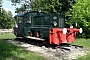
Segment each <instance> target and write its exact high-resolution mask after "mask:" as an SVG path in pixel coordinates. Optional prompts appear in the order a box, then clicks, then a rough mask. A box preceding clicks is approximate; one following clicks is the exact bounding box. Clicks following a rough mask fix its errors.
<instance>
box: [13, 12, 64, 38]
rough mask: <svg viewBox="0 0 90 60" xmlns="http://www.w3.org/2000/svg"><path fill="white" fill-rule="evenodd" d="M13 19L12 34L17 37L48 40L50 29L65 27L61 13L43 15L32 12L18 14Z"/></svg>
mask: <svg viewBox="0 0 90 60" xmlns="http://www.w3.org/2000/svg"><path fill="white" fill-rule="evenodd" d="M14 18H15V22H14V34H15V35H16V36H17V37H27V36H30V37H39V38H48V37H49V30H50V28H52V27H53V28H54V27H55V28H64V27H65V15H64V14H61V13H50V14H45V13H42V12H37V11H33V12H27V13H24V14H18V15H16V16H14Z"/></svg>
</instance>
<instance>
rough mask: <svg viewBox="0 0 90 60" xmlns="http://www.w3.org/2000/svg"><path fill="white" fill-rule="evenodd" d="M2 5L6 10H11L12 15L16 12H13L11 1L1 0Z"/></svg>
mask: <svg viewBox="0 0 90 60" xmlns="http://www.w3.org/2000/svg"><path fill="white" fill-rule="evenodd" d="M2 7H3V8H4V9H5V10H6V11H11V12H12V14H13V16H15V15H16V13H15V7H14V6H12V5H11V2H10V1H7V0H3V3H2Z"/></svg>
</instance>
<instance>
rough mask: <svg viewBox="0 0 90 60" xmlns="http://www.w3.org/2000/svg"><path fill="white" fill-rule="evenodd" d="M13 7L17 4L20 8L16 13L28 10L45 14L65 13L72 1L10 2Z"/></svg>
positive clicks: (38, 0) (30, 0) (25, 0)
mask: <svg viewBox="0 0 90 60" xmlns="http://www.w3.org/2000/svg"><path fill="white" fill-rule="evenodd" d="M10 1H11V2H12V3H13V5H14V6H16V5H17V4H19V5H20V6H21V7H19V8H16V12H17V13H20V12H25V11H28V10H30V11H31V10H32V11H37V10H41V11H43V12H45V13H49V12H56V13H57V12H61V13H65V12H67V11H68V10H69V8H72V5H71V4H72V3H74V0H10Z"/></svg>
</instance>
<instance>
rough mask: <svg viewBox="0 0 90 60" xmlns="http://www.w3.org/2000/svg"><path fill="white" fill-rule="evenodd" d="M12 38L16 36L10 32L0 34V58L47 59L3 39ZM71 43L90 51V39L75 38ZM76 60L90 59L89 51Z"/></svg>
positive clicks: (8, 59)
mask: <svg viewBox="0 0 90 60" xmlns="http://www.w3.org/2000/svg"><path fill="white" fill-rule="evenodd" d="M14 38H16V37H15V36H14V34H12V33H7V34H0V60H47V58H44V57H42V56H39V55H38V54H37V53H34V52H31V51H27V50H24V49H22V48H20V47H17V46H15V45H12V44H10V43H7V42H6V41H5V40H13V39H14ZM73 44H76V45H80V46H84V47H85V48H88V49H89V51H90V39H84V38H82V39H77V40H76V41H75V42H74V43H73ZM76 60H90V52H88V53H87V55H86V56H83V57H80V58H78V59H76Z"/></svg>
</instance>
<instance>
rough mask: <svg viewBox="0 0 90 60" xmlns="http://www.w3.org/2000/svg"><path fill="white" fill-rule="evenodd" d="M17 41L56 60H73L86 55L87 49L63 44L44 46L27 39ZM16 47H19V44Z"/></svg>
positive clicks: (17, 39) (40, 42) (41, 43)
mask: <svg viewBox="0 0 90 60" xmlns="http://www.w3.org/2000/svg"><path fill="white" fill-rule="evenodd" d="M15 41H18V42H19V43H22V42H23V43H27V44H30V45H33V46H32V47H31V46H28V47H26V48H27V49H28V50H31V51H34V52H39V53H40V54H41V55H44V56H48V57H50V58H55V59H56V60H63V59H64V60H73V59H76V58H77V57H79V56H83V55H85V52H84V50H85V49H84V47H83V46H78V45H73V44H67V43H63V44H60V45H51V44H49V43H47V44H43V42H42V41H37V40H33V39H26V38H16V39H15V40H14V42H15ZM15 45H17V43H16V44H15ZM19 45H20V44H19ZM36 47H37V48H36ZM32 48H33V49H32ZM37 49H38V50H37ZM51 60H52V59H51Z"/></svg>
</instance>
